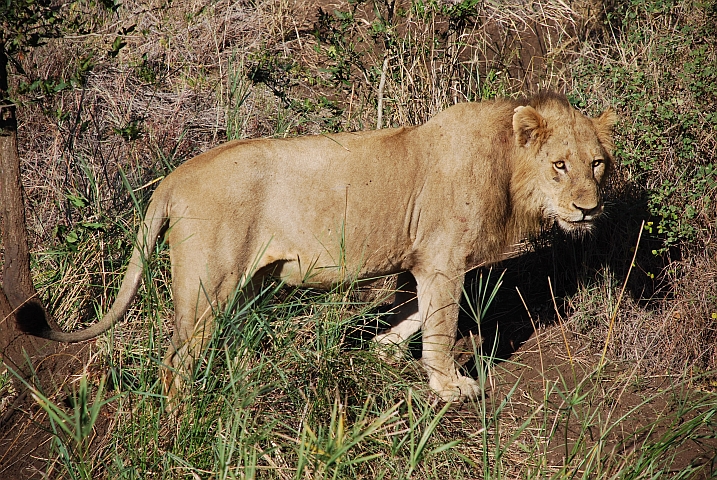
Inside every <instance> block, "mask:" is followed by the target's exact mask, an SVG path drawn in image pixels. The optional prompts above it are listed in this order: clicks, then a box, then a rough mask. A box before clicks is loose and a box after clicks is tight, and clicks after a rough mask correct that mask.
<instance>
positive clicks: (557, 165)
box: [553, 160, 565, 170]
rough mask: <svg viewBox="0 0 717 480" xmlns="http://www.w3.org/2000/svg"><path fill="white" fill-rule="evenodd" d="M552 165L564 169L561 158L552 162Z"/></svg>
mask: <svg viewBox="0 0 717 480" xmlns="http://www.w3.org/2000/svg"><path fill="white" fill-rule="evenodd" d="M553 166H554V167H555V168H557V169H558V170H565V162H564V161H562V160H558V161H557V162H553Z"/></svg>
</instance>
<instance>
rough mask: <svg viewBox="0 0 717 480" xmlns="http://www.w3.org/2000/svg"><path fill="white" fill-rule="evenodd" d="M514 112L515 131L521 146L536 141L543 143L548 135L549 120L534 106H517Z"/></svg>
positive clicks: (517, 141)
mask: <svg viewBox="0 0 717 480" xmlns="http://www.w3.org/2000/svg"><path fill="white" fill-rule="evenodd" d="M514 112H515V113H513V133H514V134H515V143H516V144H517V145H518V146H519V147H527V146H528V145H531V144H533V143H535V142H539V143H542V142H543V141H545V140H546V139H547V137H548V133H549V132H548V122H546V121H545V119H544V118H543V116H542V115H540V114H539V113H538V111H537V110H536V109H534V108H533V107H523V106H521V107H516V108H515V110H514Z"/></svg>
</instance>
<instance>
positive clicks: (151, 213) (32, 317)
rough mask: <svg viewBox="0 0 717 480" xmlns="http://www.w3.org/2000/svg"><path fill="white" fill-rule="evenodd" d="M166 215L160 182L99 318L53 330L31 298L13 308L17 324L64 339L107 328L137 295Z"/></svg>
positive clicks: (86, 337)
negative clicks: (84, 324)
mask: <svg viewBox="0 0 717 480" xmlns="http://www.w3.org/2000/svg"><path fill="white" fill-rule="evenodd" d="M167 215H168V195H167V193H166V190H163V189H162V188H161V185H160V187H159V188H158V189H157V191H155V193H154V195H153V196H152V200H151V202H150V204H149V207H148V208H147V214H146V215H145V218H144V222H143V223H142V226H141V227H140V230H139V232H138V233H137V238H136V241H135V247H134V251H133V252H132V258H131V259H130V261H129V266H128V267H127V272H126V273H125V276H124V280H122V286H120V289H119V292H118V293H117V298H116V299H115V301H114V303H113V304H112V306H111V307H110V309H109V311H108V312H107V313H106V314H105V316H104V317H102V320H100V321H99V322H97V323H96V324H94V325H92V326H90V327H87V328H85V329H83V330H77V331H74V332H63V331H60V330H55V329H53V328H52V327H51V326H50V324H49V323H48V321H47V315H46V313H45V311H44V310H43V308H42V306H41V305H40V304H39V303H38V302H36V301H33V300H30V301H28V302H26V303H25V304H23V305H22V306H20V307H19V308H18V309H17V311H16V312H15V317H16V319H17V325H18V328H19V329H20V330H21V331H22V332H25V333H28V334H30V335H34V336H36V337H40V338H45V339H48V340H54V341H56V342H67V343H73V342H81V341H83V340H89V339H91V338H94V337H96V336H98V335H100V334H101V333H103V332H106V331H107V330H109V329H110V327H112V325H114V324H115V323H116V322H117V321H118V320H119V319H121V318H122V317H123V316H124V314H125V313H126V312H127V309H128V308H129V306H130V304H131V302H132V299H133V298H134V296H135V295H136V293H137V290H138V289H139V285H140V283H141V282H142V272H143V268H144V264H145V261H146V259H147V258H149V256H150V255H151V253H152V252H153V250H154V247H155V245H156V243H157V237H159V234H160V233H161V232H162V229H163V228H164V225H165V224H166V221H167Z"/></svg>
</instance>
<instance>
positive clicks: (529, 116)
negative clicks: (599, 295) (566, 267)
mask: <svg viewBox="0 0 717 480" xmlns="http://www.w3.org/2000/svg"><path fill="white" fill-rule="evenodd" d="M553 107H554V108H549V109H546V111H541V112H540V113H538V110H536V109H534V108H533V107H530V106H528V107H518V108H516V110H515V115H514V118H513V123H514V131H515V132H516V141H517V142H518V144H519V146H520V148H524V149H528V151H529V152H530V155H529V157H532V162H531V163H532V164H533V165H532V166H533V168H535V170H533V171H534V172H537V177H535V178H534V179H533V180H534V182H535V183H534V185H533V186H534V188H535V189H536V190H537V191H539V192H540V194H539V196H540V197H541V203H542V205H541V209H542V211H543V215H544V217H545V218H546V219H548V220H549V221H552V222H556V223H557V224H558V225H559V226H560V227H561V228H563V229H564V230H565V231H567V232H571V233H576V234H580V233H584V232H586V231H589V230H590V229H591V228H592V226H593V222H594V220H595V219H596V218H597V217H598V216H599V215H600V214H601V213H602V211H603V202H602V195H601V187H602V185H603V184H604V181H605V179H606V176H607V174H608V172H609V170H610V167H611V165H612V158H611V149H612V126H613V124H614V123H615V114H614V113H613V112H612V111H607V112H605V113H603V115H601V116H600V117H599V118H595V119H591V118H588V117H586V116H584V115H582V114H580V113H579V112H577V111H576V110H574V109H572V108H570V107H568V108H569V109H567V108H565V106H562V105H561V106H559V107H560V108H558V106H553Z"/></svg>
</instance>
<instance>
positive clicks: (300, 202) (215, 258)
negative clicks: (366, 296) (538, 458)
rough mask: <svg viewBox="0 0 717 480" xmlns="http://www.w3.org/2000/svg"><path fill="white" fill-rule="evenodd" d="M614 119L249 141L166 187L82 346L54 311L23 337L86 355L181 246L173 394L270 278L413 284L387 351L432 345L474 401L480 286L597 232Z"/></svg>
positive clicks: (537, 111)
mask: <svg viewBox="0 0 717 480" xmlns="http://www.w3.org/2000/svg"><path fill="white" fill-rule="evenodd" d="M615 122H616V115H615V113H614V112H613V111H612V110H610V109H608V110H606V111H605V112H604V113H602V114H601V115H600V116H599V117H597V118H589V117H587V116H585V115H583V114H581V113H580V112H578V111H577V110H575V109H574V108H573V107H571V105H570V104H569V102H568V100H567V99H566V97H564V96H561V95H558V94H554V93H541V94H538V95H537V96H535V97H533V98H530V99H524V100H522V101H516V100H508V99H502V100H494V101H484V102H477V103H461V104H457V105H454V106H451V107H450V108H448V109H446V110H444V111H443V112H441V113H439V114H437V115H436V116H435V117H434V118H433V119H431V120H430V121H428V122H427V123H425V124H423V125H421V126H416V127H401V128H391V129H383V130H376V131H366V132H358V133H336V134H323V135H317V136H304V137H297V138H291V139H255V140H237V141H231V142H228V143H226V144H224V145H221V146H218V147H216V148H213V149H211V150H209V151H207V152H205V153H203V154H201V155H199V156H197V157H195V158H193V159H191V160H189V161H187V162H186V163H184V164H182V165H181V166H179V167H178V168H177V169H176V170H175V171H174V172H172V173H171V174H170V175H168V176H167V177H166V178H165V179H164V180H163V181H162V182H161V183H160V184H159V186H158V187H157V188H156V190H155V192H154V194H153V195H152V198H151V201H150V203H149V206H148V208H147V212H146V215H145V218H144V222H143V224H142V227H141V229H140V230H139V233H138V234H137V239H136V245H135V248H134V250H133V254H132V257H131V259H130V262H129V266H128V268H127V272H126V274H125V277H124V279H123V282H122V285H121V287H120V289H119V292H118V294H117V298H116V299H115V302H114V303H113V305H112V306H111V308H110V309H109V311H108V312H107V314H106V315H105V316H104V317H103V318H102V319H101V320H100V321H99V322H98V323H96V324H94V325H92V326H90V327H89V328H86V329H84V330H79V331H75V332H72V333H67V332H62V331H58V330H55V329H53V328H51V327H50V326H49V324H48V322H47V320H46V318H45V316H44V313H43V312H42V310H41V309H39V308H33V307H32V306H26V307H24V308H21V309H19V311H18V313H17V320H18V324H19V327H20V329H21V330H23V331H24V332H27V333H29V334H32V335H35V336H38V337H42V338H45V339H50V340H56V341H60V342H79V341H83V340H87V339H91V338H93V337H96V336H97V335H99V334H100V333H102V332H104V331H106V330H108V329H109V328H110V327H111V326H112V325H114V324H115V322H117V321H118V320H119V319H121V318H122V317H123V315H124V314H125V313H126V312H127V309H128V308H129V306H130V303H131V302H132V299H133V297H134V296H135V294H136V293H137V289H138V288H139V285H140V282H141V280H142V269H143V263H144V261H145V259H146V258H148V257H149V256H150V255H151V253H152V251H153V249H154V247H155V244H156V241H157V239H158V238H159V237H160V236H161V235H164V236H165V238H166V239H167V240H168V243H169V246H170V259H171V270H172V293H173V297H174V310H175V328H174V332H173V337H172V341H171V345H170V346H169V349H168V351H167V355H166V357H165V359H164V366H165V367H166V368H165V373H163V385H164V391H165V393H166V394H167V395H168V397H169V398H170V400H171V399H172V398H174V397H175V396H176V395H177V392H178V391H179V388H180V387H181V386H182V380H181V378H182V377H184V376H186V375H187V374H188V373H189V372H191V371H192V367H193V365H194V362H195V360H196V359H197V358H198V356H199V355H200V353H201V351H202V348H203V347H204V346H205V345H206V343H207V341H208V339H209V338H210V336H211V333H212V329H213V318H212V312H213V309H216V308H217V307H218V306H220V305H222V304H226V302H227V301H228V300H230V298H233V297H232V295H233V294H235V293H236V289H237V286H238V285H244V286H245V287H244V291H245V294H244V296H243V298H244V299H245V301H246V300H248V299H249V298H251V295H252V292H253V291H256V290H258V288H257V285H258V284H259V283H260V282H261V281H262V279H263V278H265V277H267V276H271V277H275V278H277V279H279V280H280V281H281V282H284V283H285V284H288V285H294V286H309V287H321V288H329V287H331V286H334V285H337V284H341V283H342V282H354V281H360V280H363V279H371V278H376V277H378V276H383V275H391V274H399V277H398V283H399V285H400V286H402V288H401V291H400V292H399V293H398V294H397V295H396V300H395V305H396V313H395V315H393V318H392V319H391V321H390V328H389V329H388V330H387V331H385V332H383V333H381V334H379V335H377V336H376V338H375V341H376V342H378V343H379V344H387V345H389V344H401V343H403V342H405V341H406V340H407V339H408V338H409V337H410V336H411V335H413V334H414V333H416V332H418V331H419V330H421V331H422V340H423V342H422V343H423V351H422V360H421V361H422V363H423V365H424V367H425V370H426V373H427V376H428V384H429V386H430V388H431V389H432V390H433V391H435V392H436V393H437V394H438V395H439V396H440V398H441V399H443V400H444V401H446V402H448V401H461V400H465V399H470V398H475V397H476V396H477V395H478V394H479V393H480V388H479V385H478V383H477V382H476V381H475V380H474V379H472V378H470V377H467V376H464V375H463V374H461V373H460V372H459V371H458V369H457V366H456V364H455V362H454V357H453V351H452V350H453V347H454V344H455V342H456V335H457V321H458V310H459V301H460V299H461V295H462V288H463V281H464V276H465V273H466V272H467V271H469V270H471V269H473V268H475V267H476V266H480V265H484V264H490V263H492V262H496V261H498V260H500V259H501V258H503V256H504V255H506V253H507V252H509V251H510V250H511V249H512V248H514V245H515V244H516V243H517V242H519V241H521V240H523V239H525V238H526V237H528V236H530V235H532V234H535V233H536V232H539V231H540V230H541V228H544V227H545V226H546V225H551V224H555V223H556V224H557V225H559V226H560V227H561V228H562V229H563V230H565V231H567V232H571V233H573V234H575V235H581V234H584V233H585V232H588V231H590V230H591V229H592V228H593V226H594V222H595V219H596V218H598V216H599V215H600V214H601V213H602V211H603V201H602V190H603V188H602V187H603V185H604V182H605V180H606V177H607V176H608V173H609V171H610V170H611V168H612V167H613V163H614V160H613V156H612V155H613V154H612V151H613V138H612V129H613V126H614V124H615Z"/></svg>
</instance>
